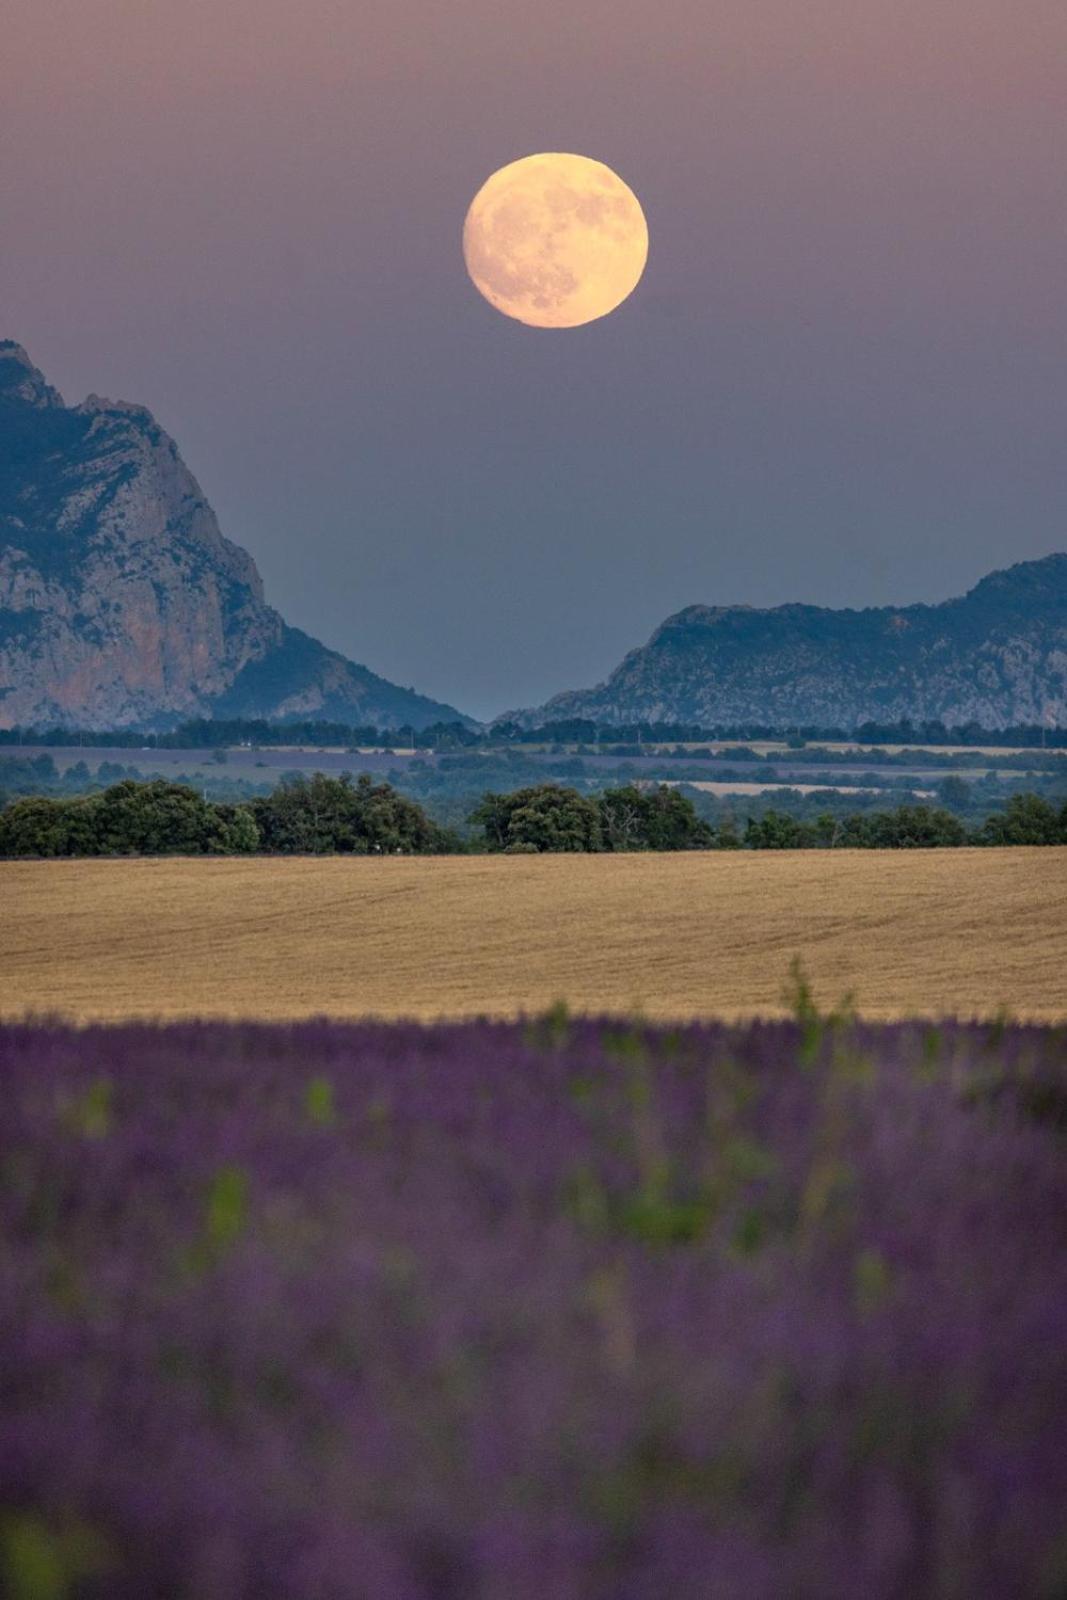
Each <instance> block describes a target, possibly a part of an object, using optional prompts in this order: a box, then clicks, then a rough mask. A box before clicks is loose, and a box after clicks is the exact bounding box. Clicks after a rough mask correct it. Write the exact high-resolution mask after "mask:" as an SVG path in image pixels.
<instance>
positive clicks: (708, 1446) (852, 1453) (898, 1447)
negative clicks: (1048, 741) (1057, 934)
mask: <svg viewBox="0 0 1067 1600" xmlns="http://www.w3.org/2000/svg"><path fill="white" fill-rule="evenodd" d="M0 1082H2V1086H3V1103H4V1117H3V1122H2V1125H0V1555H2V1559H3V1562H4V1563H6V1566H4V1567H0V1571H3V1572H4V1573H5V1576H6V1582H7V1587H8V1591H9V1592H10V1593H11V1594H12V1595H13V1596H14V1600H31V1597H34V1600H36V1597H37V1596H40V1595H44V1594H47V1595H49V1596H53V1595H54V1596H59V1597H64V1596H66V1597H69V1600H100V1597H103V1596H107V1597H109V1600H134V1597H137V1600H141V1597H143V1596H145V1595H148V1594H151V1595H158V1596H166V1597H169V1596H175V1597H178V1596H182V1597H186V1596H188V1597H190V1600H194V1597H195V1600H243V1597H249V1600H251V1597H256V1600H333V1597H336V1600H353V1597H355V1600H359V1597H363V1596H366V1597H367V1600H372V1597H373V1600H383V1597H384V1600H527V1597H529V1600H541V1597H545V1596H548V1597H551V1600H662V1597H664V1596H667V1595H670V1596H671V1597H672V1600H689V1597H692V1600H709V1597H715V1600H734V1597H736V1600H762V1597H767V1600H771V1597H774V1600H777V1597H784V1596H789V1597H798V1600H836V1597H839V1596H840V1597H842V1600H844V1597H845V1596H849V1597H851V1596H854V1595H856V1594H861V1595H863V1597H864V1600H896V1597H899V1600H905V1597H907V1600H921V1597H924V1596H930V1597H934V1596H936V1597H937V1600H973V1597H974V1596H976V1595H983V1596H985V1595H989V1596H1015V1595H1019V1596H1022V1595H1027V1596H1035V1597H1039V1600H1040V1597H1042V1596H1043V1597H1045V1600H1057V1597H1058V1596H1060V1595H1062V1594H1063V1592H1064V1587H1065V1585H1067V1545H1065V1544H1064V1540H1063V1526H1064V1524H1063V1516H1062V1511H1063V1505H1064V1503H1065V1500H1067V1452H1065V1451H1064V1449H1063V1437H1064V1428H1065V1423H1067V1416H1065V1412H1067V1399H1065V1397H1067V1252H1065V1251H1064V1242H1065V1241H1064V1234H1065V1231H1067V1227H1065V1218H1067V1165H1065V1160H1064V1151H1063V1145H1062V1132H1063V1120H1064V1107H1065V1104H1067V1040H1065V1036H1064V1034H1063V1032H1062V1031H1059V1032H1057V1031H1055V1030H1042V1029H1037V1028H1024V1027H1007V1028H1003V1029H995V1030H991V1029H990V1028H988V1027H978V1026H963V1025H948V1026H945V1027H943V1028H941V1029H940V1030H937V1031H934V1030H931V1029H930V1028H928V1027H926V1026H920V1025H918V1024H906V1025H903V1024H902V1025H899V1026H892V1027H890V1026H884V1027H875V1026H864V1025H853V1024H842V1025H840V1026H838V1027H836V1028H835V1027H832V1026H825V1025H824V1026H821V1027H819V1028H817V1029H815V1030H814V1032H813V1030H812V1026H811V1023H810V1019H809V1020H808V1022H807V1023H805V1024H804V1025H803V1026H798V1025H796V1024H758V1025H753V1026H750V1027H747V1028H727V1027H725V1026H717V1025H708V1026H699V1027H697V1026H694V1027H685V1028H682V1029H675V1030H670V1029H665V1028H650V1027H645V1026H643V1025H637V1026H634V1025H630V1024H627V1023H620V1022H611V1021H603V1022H594V1021H583V1022H568V1021H566V1020H565V1019H563V1018H556V1019H554V1020H548V1021H544V1022H541V1023H534V1024H529V1025H504V1024H494V1023H488V1022H485V1023H477V1024H470V1025H463V1026H443V1025H442V1026H438V1027H431V1028H424V1027H418V1026H415V1025H411V1026H407V1025H400V1026H384V1025H370V1024H367V1025H360V1026H350V1025H340V1024H332V1023H327V1022H320V1023H309V1024H301V1025H298V1026H292V1027H268V1026H259V1025H252V1024H248V1025H235V1026H228V1025H223V1024H207V1023H201V1024H185V1025H180V1026H173V1027H159V1028H154V1027H149V1026H140V1025H139V1026H127V1027H121V1028H90V1029H86V1030H83V1031H77V1030H73V1029H67V1028H64V1027H58V1026H57V1027H51V1026H35V1027H6V1028H0ZM42 1574H43V1575H44V1576H43V1577H42ZM46 1582H47V1583H49V1584H51V1587H50V1588H44V1587H42V1585H43V1584H45V1583H46ZM35 1585H36V1587H35Z"/></svg>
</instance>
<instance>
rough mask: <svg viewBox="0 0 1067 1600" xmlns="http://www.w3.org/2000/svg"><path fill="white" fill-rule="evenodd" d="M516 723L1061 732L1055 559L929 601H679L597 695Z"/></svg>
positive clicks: (1066, 586) (1064, 625)
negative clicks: (862, 605) (875, 604)
mask: <svg viewBox="0 0 1067 1600" xmlns="http://www.w3.org/2000/svg"><path fill="white" fill-rule="evenodd" d="M514 715H515V718H516V720H518V721H520V722H524V723H526V724H527V725H536V724H537V723H539V722H544V721H549V720H552V719H555V718H566V717H587V718H592V719H596V720H599V721H601V722H604V723H627V722H628V723H634V722H639V721H646V722H688V723H699V724H700V725H701V726H703V727H710V728H713V727H715V726H716V725H721V726H729V725H731V724H733V725H744V724H745V723H746V722H747V723H758V724H763V725H768V726H775V727H790V726H794V725H800V724H806V725H809V726H810V725H814V726H821V727H835V728H854V727H856V726H857V725H858V724H860V723H862V722H866V721H876V722H895V721H897V720H898V719H900V718H910V719H911V720H912V721H914V722H919V721H924V720H926V719H931V720H934V719H936V720H940V721H942V722H944V723H945V724H946V725H949V726H953V725H959V724H961V723H967V722H978V723H981V724H982V725H983V726H985V727H987V728H1003V727H1008V726H1011V725H1012V724H1015V723H1026V722H1028V723H1039V722H1045V723H1048V724H1050V725H1058V726H1064V725H1067V555H1052V556H1048V557H1046V558H1045V559H1044V560H1043V561H1027V562H1023V563H1021V564H1020V565H1019V566H1015V567H1011V568H1009V569H1008V570H1007V571H1005V572H994V573H991V574H990V576H989V577H987V578H983V579H982V581H981V583H979V584H977V585H976V586H975V587H974V588H973V589H972V590H971V591H970V593H969V594H966V595H964V596H963V597H962V599H958V600H946V601H945V602H944V603H943V604H941V605H914V606H903V607H892V606H887V607H880V608H877V609H870V610H864V611H831V610H827V609H825V608H823V607H820V606H804V605H786V606H778V607H775V608H774V609H773V610H766V611H761V610H756V609H755V608H753V607H751V606H689V607H688V608H687V609H686V610H685V611H679V612H678V614H677V616H673V617H670V618H668V620H667V621H666V622H665V623H664V624H663V626H662V627H660V628H658V629H657V630H656V632H655V633H654V634H653V635H652V638H651V639H650V640H649V642H648V644H647V645H644V646H643V647H642V648H641V649H639V650H634V651H632V652H631V653H630V654H629V655H628V656H627V657H626V658H625V660H624V661H623V662H622V663H621V665H620V666H619V667H617V668H616V670H615V671H614V672H613V673H612V675H611V677H610V678H609V679H608V681H607V682H606V683H603V684H601V685H600V686H599V687H598V688H596V689H589V690H578V691H575V692H572V693H568V694H561V695H557V696H556V697H555V699H553V700H550V701H549V702H548V704H547V705H544V706H541V707H539V708H538V709H536V710H533V711H525V712H519V713H517V714H514Z"/></svg>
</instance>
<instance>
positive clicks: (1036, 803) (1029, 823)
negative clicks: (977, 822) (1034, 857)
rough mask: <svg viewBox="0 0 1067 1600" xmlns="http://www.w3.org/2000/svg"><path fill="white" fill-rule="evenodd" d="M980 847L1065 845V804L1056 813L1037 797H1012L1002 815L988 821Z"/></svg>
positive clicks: (1066, 808)
mask: <svg viewBox="0 0 1067 1600" xmlns="http://www.w3.org/2000/svg"><path fill="white" fill-rule="evenodd" d="M979 842H980V843H981V844H1067V803H1065V804H1064V806H1063V808H1062V810H1060V811H1056V810H1055V809H1054V808H1053V807H1052V806H1051V805H1050V804H1049V802H1048V801H1047V800H1043V799H1041V797H1040V796H1039V795H1036V794H1013V795H1012V796H1011V799H1010V800H1009V801H1008V803H1007V805H1006V806H1005V807H1004V810H1003V811H1002V812H999V813H997V814H996V815H994V816H991V817H987V818H986V820H985V823H984V824H983V826H982V828H981V829H980V832H979Z"/></svg>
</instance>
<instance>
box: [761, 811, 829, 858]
mask: <svg viewBox="0 0 1067 1600" xmlns="http://www.w3.org/2000/svg"><path fill="white" fill-rule="evenodd" d="M813 843H814V838H813V836H812V833H811V830H810V828H809V827H808V825H807V824H806V823H803V822H798V821H797V819H796V818H795V817H790V816H788V815H787V814H786V813H785V812H784V811H767V812H765V813H764V815H763V816H762V817H760V818H758V819H757V818H755V817H749V819H748V823H747V825H746V827H745V845H746V847H747V848H748V849H749V850H802V849H804V848H805V847H806V846H809V845H811V844H813Z"/></svg>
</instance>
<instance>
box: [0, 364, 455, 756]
mask: <svg viewBox="0 0 1067 1600" xmlns="http://www.w3.org/2000/svg"><path fill="white" fill-rule="evenodd" d="M212 712H217V713H218V714H220V715H226V716H267V717H282V716H290V715H291V716H303V715H306V714H309V713H310V714H314V715H316V716H322V717H327V718H336V719H339V720H347V721H350V722H360V723H366V722H372V723H377V724H379V725H381V726H386V727H397V726H399V725H401V724H404V723H411V724H413V725H414V726H416V727H421V726H424V725H425V724H427V723H430V722H435V721H438V720H439V719H446V720H451V719H453V718H455V717H457V716H458V715H459V713H457V712H456V711H455V710H453V708H452V707H451V706H445V705H441V704H439V703H438V702H437V701H434V700H429V699H427V698H426V697H425V696H423V695H419V694H415V693H414V691H412V690H409V689H401V688H398V687H397V686H396V685H395V684H392V683H389V682H387V681H386V680H385V679H384V678H379V677H377V676H376V675H375V674H374V673H373V672H370V671H368V669H367V668H366V667H362V666H357V665H355V664H354V663H353V662H351V661H348V660H346V659H345V658H344V656H341V655H339V654H337V652H336V651H333V650H328V649H327V648H326V647H325V646H324V645H322V644H320V643H319V642H318V641H317V640H315V639H311V638H309V637H308V635H307V634H305V633H301V632H300V631H299V629H296V628H291V627H289V626H287V624H286V623H285V622H284V621H283V619H282V618H281V617H280V616H279V615H278V613H277V612H276V611H275V610H273V609H272V608H271V607H270V606H268V605H267V604H266V602H265V600H264V597H263V585H262V581H261V579H260V576H259V573H258V572H257V570H256V565H255V562H254V561H253V560H252V557H251V556H250V555H249V554H248V553H247V551H245V550H242V549H240V548H239V547H238V546H237V545H235V544H231V543H230V541H229V540H228V539H225V538H223V536H222V534H221V532H220V530H219V526H218V523H217V521H216V519H215V515H214V513H213V511H212V510H211V507H210V506H209V505H208V503H207V501H206V500H205V499H204V496H203V494H202V492H201V490H200V487H199V485H198V484H197V482H196V480H195V478H194V477H193V476H192V474H191V473H190V472H189V470H188V468H187V467H186V466H185V464H184V462H183V461H182V459H181V456H180V455H179V453H178V449H177V446H176V445H175V443H174V441H173V440H172V439H170V438H169V437H168V435H167V434H166V433H164V431H163V429H162V428H160V427H159V425H158V423H156V421H155V419H154V418H153V417H152V415H151V413H150V412H148V411H146V410H145V409H144V408H143V407H141V406H134V405H128V404H125V403H123V402H115V401H110V400H101V399H100V398H99V397H98V396H96V395H90V396H89V398H88V399H87V400H86V401H84V403H83V404H82V405H79V406H73V407H67V406H65V405H64V403H63V400H62V398H61V396H60V395H59V394H58V393H57V392H56V390H55V389H53V388H51V387H50V386H49V385H48V384H47V383H46V381H45V379H44V378H43V376H42V375H41V373H40V372H38V371H37V369H36V368H35V367H34V366H33V365H32V363H31V362H30V360H29V357H28V356H27V355H26V352H25V351H24V350H22V349H21V348H20V347H19V346H18V345H16V344H13V343H11V342H10V341H3V342H0V727H13V726H15V725H16V724H18V725H31V724H36V725H42V724H46V725H61V724H65V723H78V724H79V725H81V726H84V727H122V726H124V725H129V724H135V725H140V724H162V723H166V722H169V721H174V720H176V719H178V718H180V717H185V716H189V715H200V714H208V713H212Z"/></svg>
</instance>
